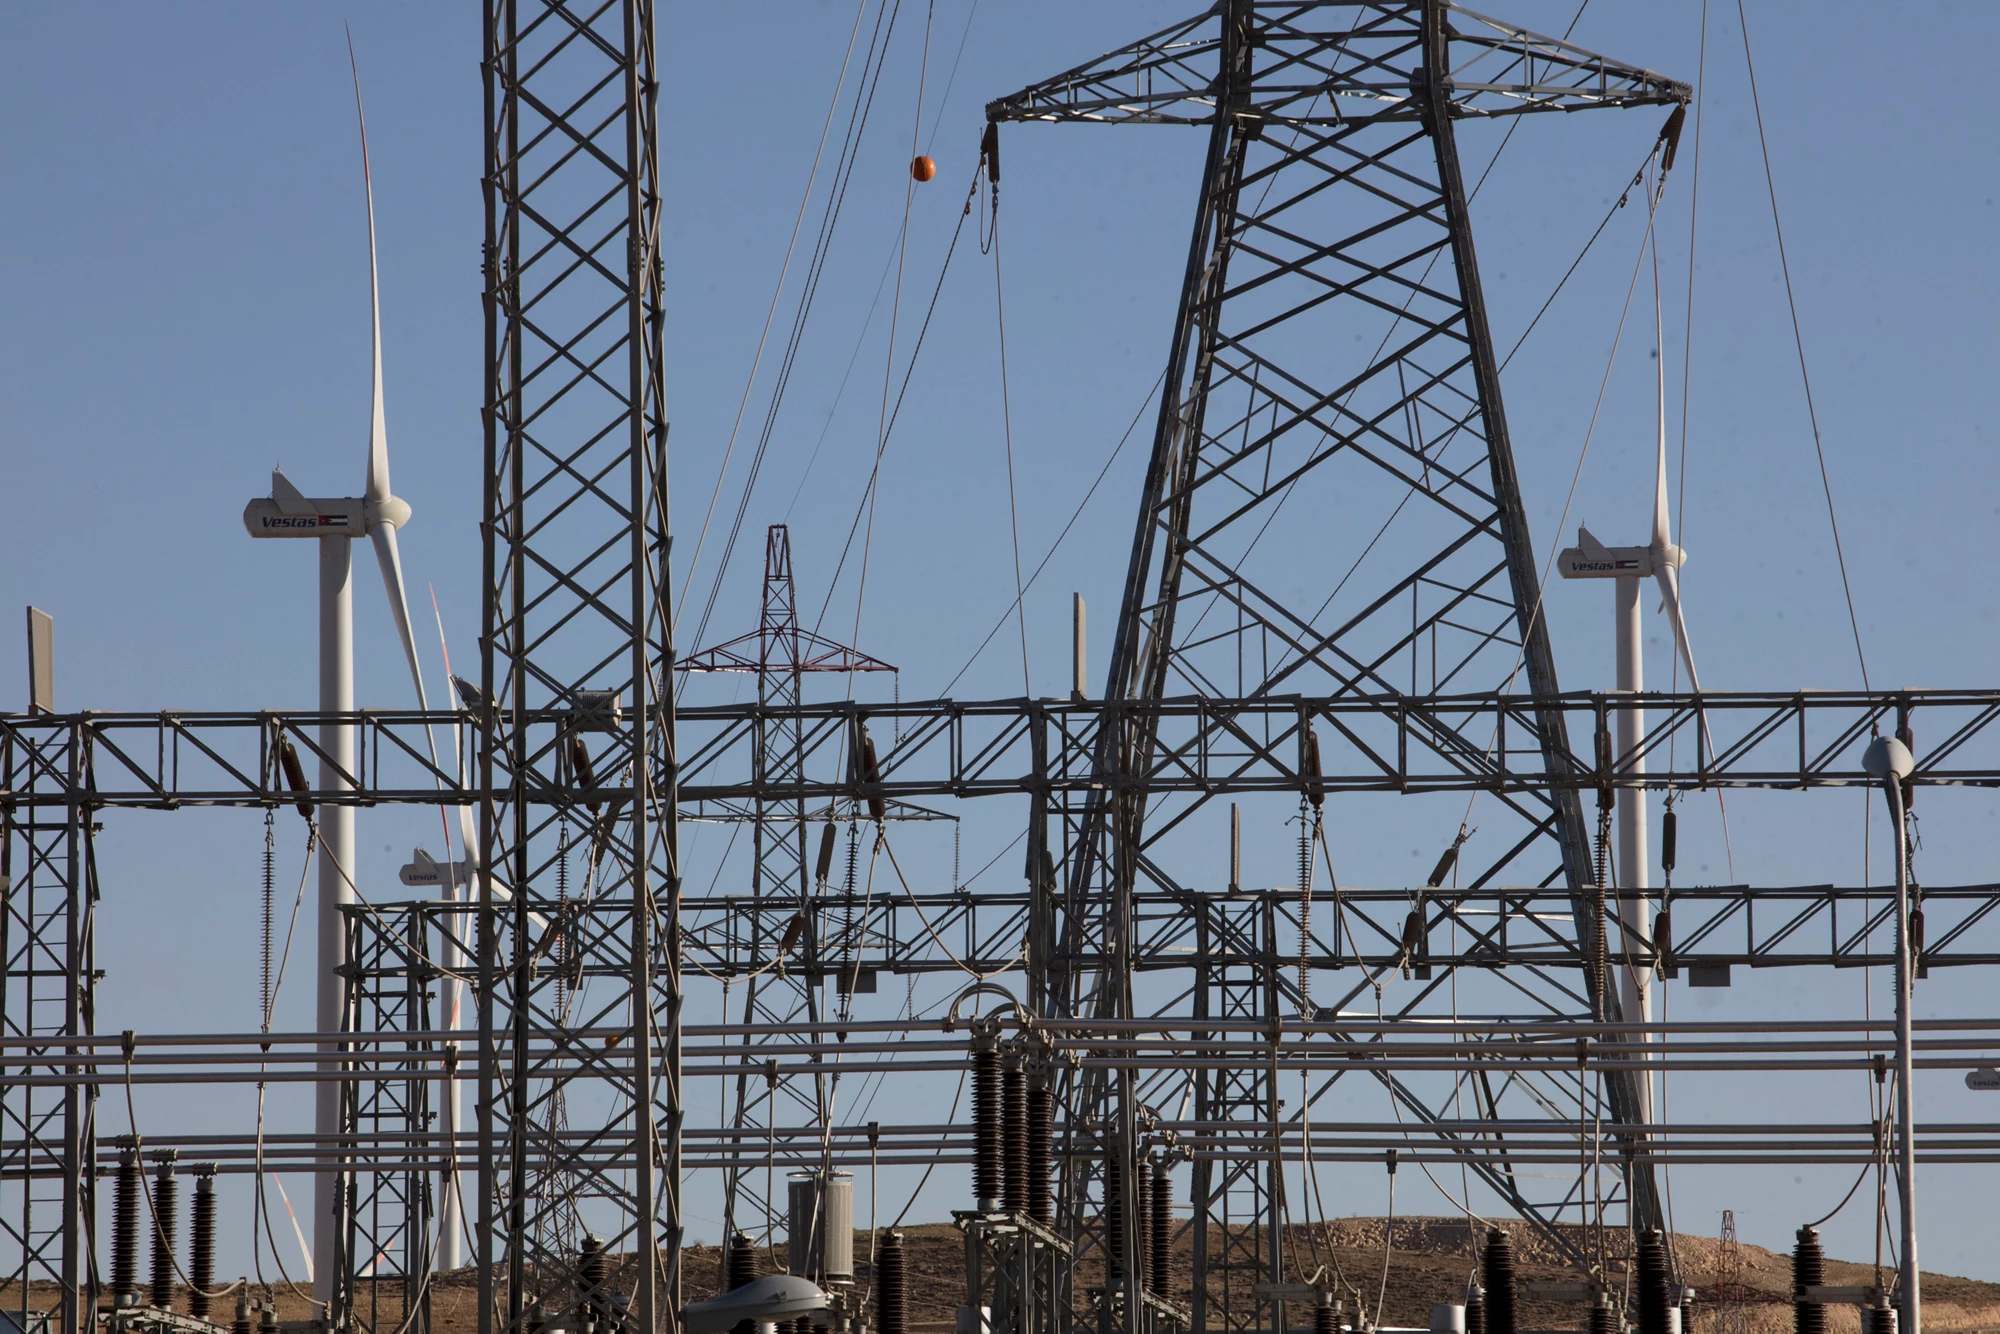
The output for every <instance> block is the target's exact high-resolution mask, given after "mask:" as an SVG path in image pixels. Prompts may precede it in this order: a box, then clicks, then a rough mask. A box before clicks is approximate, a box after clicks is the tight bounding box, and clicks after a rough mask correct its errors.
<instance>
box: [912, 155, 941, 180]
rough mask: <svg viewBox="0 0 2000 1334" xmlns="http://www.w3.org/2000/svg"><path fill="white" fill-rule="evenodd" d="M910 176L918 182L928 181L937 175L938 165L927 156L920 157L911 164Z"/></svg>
mask: <svg viewBox="0 0 2000 1334" xmlns="http://www.w3.org/2000/svg"><path fill="white" fill-rule="evenodd" d="M910 175H911V176H913V177H915V178H916V179H917V180H920V181H927V180H929V179H930V178H931V177H933V176H935V175H937V163H935V162H933V161H931V160H930V158H929V157H927V156H919V157H918V158H917V159H916V160H915V161H914V162H912V163H910Z"/></svg>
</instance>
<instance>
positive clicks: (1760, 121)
mask: <svg viewBox="0 0 2000 1334" xmlns="http://www.w3.org/2000/svg"><path fill="white" fill-rule="evenodd" d="M1736 17H1737V22H1738V25H1739V26H1740V27H1741V28H1742V30H1743V67H1744V68H1745V69H1746V70H1748V71H1749V74H1750V107H1751V109H1752V110H1753V111H1754V112H1755V113H1756V116H1757V148H1758V150H1759V151H1760V152H1761V153H1762V154H1763V158H1764V186H1765V189H1766V190H1768V191H1769V193H1770V196H1771V230H1772V231H1773V232H1775V233H1776V234H1777V238H1778V271H1779V272H1780V273H1781V274H1783V275H1784V279H1785V307H1786V309H1787V310H1789V311H1790V312H1791V317H1792V342H1793V345H1794V346H1796V347H1797V348H1798V353H1799V384H1800V385H1801V386H1802V387H1803V388H1804V390H1805V395H1806V419H1807V421H1809V422H1810V423H1811V424H1812V438H1813V455H1814V456H1815V457H1816V458H1817V459H1818V460H1819V484H1820V490H1821V491H1823V492H1824V493H1825V495H1826V522H1827V526H1828V527H1829V528H1831V529H1832V530H1833V558H1834V561H1835V563H1836V564H1837V565H1838V566H1839V568H1840V591H1841V593H1842V595H1843V596H1845V597H1846V599H1847V625H1848V628H1849V629H1850V630H1852V631H1853V632H1854V656H1855V658H1856V659H1857V660H1858V661H1859V662H1860V664H1861V688H1862V689H1863V690H1867V689H1869V688H1870V687H1869V685H1868V655H1867V654H1866V653H1865V652H1864V651H1863V650H1862V648H1861V621H1860V619H1859V618H1858V617H1857V616H1856V615H1855V613H1854V585H1853V584H1852V583H1850V582H1849V581H1848V578H1847V556H1846V553H1845V552H1844V551H1842V549H1841V545H1840V518H1839V516H1838V515H1837V514H1835V513H1834V509H1833V482H1832V480H1831V479H1830V478H1829V477H1828V475H1827V470H1826V446H1825V445H1824V444H1823V443H1822V442H1821V440H1820V434H1819V412H1818V410H1817V409H1816V408H1815V407H1814V406H1813V392H1812V376H1811V375H1810V374H1808V373H1807V371H1806V337H1805V332H1804V331H1803V330H1802V329H1800V328H1799V302H1798V297H1797V295H1796V294H1795V293H1794V292H1793V291H1792V266H1791V262H1790V260H1788V259H1787V258H1786V257H1785V224H1784V223H1783V222H1782V221H1781V220H1780V219H1779V217H1778V180H1777V177H1776V176H1775V175H1774V174H1773V173H1772V171H1771V145H1770V143H1769V141H1768V140H1766V139H1765V137H1764V105H1763V103H1762V102H1761V101H1760V100H1759V99H1758V97H1757V63H1756V61H1754V60H1752V59H1751V58H1750V19H1749V16H1748V15H1747V14H1745V12H1744V9H1743V0H1736Z"/></svg>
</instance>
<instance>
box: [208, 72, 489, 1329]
mask: <svg viewBox="0 0 2000 1334" xmlns="http://www.w3.org/2000/svg"><path fill="white" fill-rule="evenodd" d="M348 55H349V59H350V61H351V60H352V58H353V48H352V45H351V43H350V46H349V51H348ZM354 109H355V115H356V117H357V119H360V121H361V176H362V185H363V189H364V191H365V193H366V196H367V205H368V292H369V307H370V313H371V317H372V319H371V323H372V331H373V343H374V347H373V352H374V357H373V404H372V414H371V416H370V418H369V427H368V473H367V484H366V486H365V488H364V490H363V493H362V495H361V497H360V498H358V499H357V498H352V497H348V498H340V499H318V498H308V497H306V496H305V495H303V494H301V493H300V491H299V489H298V488H297V487H295V486H293V485H292V484H291V482H289V481H288V480H286V478H285V475H284V474H283V473H282V472H279V471H277V470H276V469H273V470H272V472H271V494H270V497H269V498H268V499H261V498H260V499H257V500H253V501H251V502H250V503H249V505H247V506H246V507H245V508H244V510H243V526H244V527H245V528H247V529H248V530H249V532H250V536H252V537H289V538H311V539H313V540H315V541H317V542H318V543H319V708H320V712H321V713H325V714H345V713H351V712H353V710H354V589H353V578H352V576H353V561H352V552H351V549H350V548H351V545H352V543H353V540H354V539H355V538H356V537H358V536H360V535H362V534H366V535H367V536H368V538H369V539H370V540H371V541H372V542H373V543H374V545H375V560H376V564H377V565H378V566H379V567H380V569H381V572H382V587H383V591H384V592H386V593H387V594H388V596H389V610H390V611H391V612H392V613H393V614H394V615H395V618H396V633H397V634H398V636H400V637H401V639H402V641H403V656H404V658H405V659H406V660H407V661H408V662H409V665H410V680H411V682H412V683H413V684H414V685H415V686H416V689H417V707H419V708H421V709H428V708H429V707H430V705H429V701H428V699H427V698H426V697H425V693H424V677H423V671H422V669H421V668H420V667H419V666H418V664H417V645H416V639H415V637H414V636H413V635H412V633H411V630H410V609H409V600H408V598H407V597H406V596H405V595H404V591H403V563H402V557H401V555H400V554H399V553H398V551H397V549H396V530H397V529H398V528H400V527H402V526H403V525H404V524H406V523H408V522H409V521H410V507H409V506H408V505H407V504H405V503H404V502H403V501H402V500H400V499H398V498H397V497H396V495H395V493H394V492H393V491H391V490H390V487H389V431H388V426H387V423H386V419H385V416H384V413H383V407H382V292H381V285H380V280H379V277H378V274H377V268H376V258H375V187H374V182H373V179H372V177H371V175H370V172H369V166H368V124H367V120H366V118H365V116H363V115H362V110H361V81H360V74H359V72H358V70H357V71H356V73H355V86H354ZM320 749H321V751H322V752H323V753H324V754H323V758H322V759H321V761H320V774H319V790H320V791H321V792H326V793H337V792H341V791H345V790H347V789H348V788H349V783H348V781H347V777H346V775H348V774H351V773H353V771H354V729H353V728H352V727H351V726H347V725H345V724H341V723H335V722H324V723H322V724H321V725H320ZM319 837H320V848H319V853H320V858H319V910H318V913H317V916H316V920H317V922H318V935H319V967H318V970H317V976H318V986H319V990H318V1004H317V1009H316V1020H315V1022H316V1026H317V1031H319V1032H321V1033H332V1032H335V1031H337V1030H338V1029H339V1028H340V1021H341V1013H340V977H339V973H338V970H339V968H340V967H341V965H342V964H344V963H345V962H346V939H345V932H344V929H343V926H342V923H341V916H340V907H341V905H342V904H344V903H351V902H353V901H354V889H353V886H354V882H355V880H356V879H357V877H358V870H357V867H356V864H355V842H354V807H352V806H349V805H321V806H320V807H319ZM336 1047H337V1044H334V1043H323V1044H322V1050H326V1051H332V1050H335V1048H336ZM322 1068H323V1069H333V1068H335V1067H334V1066H333V1064H332V1063H331V1062H329V1063H328V1064H327V1065H326V1066H323V1067H322ZM314 1099H315V1100H314V1108H313V1130H314V1132H315V1133H316V1134H318V1135H321V1136H331V1135H334V1134H336V1133H337V1132H338V1130H339V1120H340V1088H339V1085H338V1084H337V1083H335V1082H333V1081H331V1080H326V1081H323V1082H321V1083H319V1084H317V1085H316V1086H315V1094H314ZM449 1102H450V1099H449V1097H447V1106H449ZM447 1115H449V1112H447ZM454 1120H455V1118H454ZM452 1128H455V1126H454V1127H452ZM443 1195H444V1197H445V1203H444V1204H443V1207H442V1209H441V1213H443V1212H445V1211H447V1210H449V1209H450V1208H451V1207H452V1206H451V1204H450V1203H449V1202H450V1201H451V1200H453V1199H454V1198H455V1192H452V1191H449V1190H447V1191H444V1192H443ZM338 1196H339V1173H338V1172H337V1171H336V1170H335V1169H334V1168H333V1167H332V1166H328V1167H327V1168H325V1169H323V1170H321V1171H319V1172H316V1173H315V1174H314V1177H313V1206H312V1247H313V1257H312V1260H313V1264H312V1272H313V1295H314V1297H315V1298H317V1299H318V1300H320V1301H326V1300H328V1299H329V1298H330V1297H331V1296H332V1294H333V1287H334V1279H335V1277H336V1275H335V1272H334V1270H335V1259H334V1257H335V1254H336V1251H335V1236H336V1215H335V1210H336V1204H337V1200H338ZM448 1235H451V1236H453V1237H455V1236H456V1235H457V1228H456V1227H453V1228H452V1229H451V1231H450V1233H449V1234H448Z"/></svg>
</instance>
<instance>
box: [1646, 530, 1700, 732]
mask: <svg viewBox="0 0 2000 1334" xmlns="http://www.w3.org/2000/svg"><path fill="white" fill-rule="evenodd" d="M1653 578H1654V580H1655V581H1656V582H1657V583H1658V584H1659V585H1660V601H1661V604H1662V605H1663V606H1664V607H1665V608H1666V610H1667V617H1668V619H1669V620H1671V621H1672V622H1673V627H1674V645H1675V647H1676V648H1678V649H1679V650H1680V655H1681V665H1682V666H1684V667H1686V668H1687V674H1688V688H1689V689H1690V690H1693V691H1696V692H1699V691H1700V690H1701V678H1700V677H1699V676H1697V675H1695V670H1694V649H1692V648H1691V647H1689V645H1688V633H1687V621H1686V619H1685V618H1684V617H1682V615H1681V581H1680V576H1679V574H1678V573H1676V572H1675V570H1674V567H1673V566H1671V565H1668V564H1664V563H1662V562H1661V561H1659V560H1658V559H1657V558H1656V559H1655V560H1654V562H1653ZM1706 725H1707V720H1706V719H1704V720H1703V726H1706Z"/></svg>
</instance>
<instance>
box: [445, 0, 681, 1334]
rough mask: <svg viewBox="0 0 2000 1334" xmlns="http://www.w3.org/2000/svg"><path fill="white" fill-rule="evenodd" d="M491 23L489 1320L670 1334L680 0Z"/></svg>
mask: <svg viewBox="0 0 2000 1334" xmlns="http://www.w3.org/2000/svg"><path fill="white" fill-rule="evenodd" d="M485 18H486V28H485V54H484V68H485V81H486V176H485V189H486V225H487V236H486V251H485V276H486V330H487V339H486V346H487V365H486V371H487V395H486V411H485V425H486V448H485V460H486V483H485V489H486V499H485V519H484V523H483V525H482V533H483V535H484V543H485V578H486V588H485V610H484V617H483V621H482V629H481V640H480V644H481V650H482V652H481V664H480V691H479V693H480V696H481V698H480V699H479V700H477V701H475V704H476V706H477V708H478V709H479V710H481V711H483V728H482V733H483V735H482V747H481V754H480V773H479V785H480V787H481V788H482V789H483V791H484V793H485V794H486V800H485V803H484V804H483V806H482V809H481V811H480V830H479V838H480V847H481V856H480V858H479V863H480V866H481V867H482V868H484V870H485V871H486V872H487V874H486V875H485V878H484V879H483V880H482V882H481V884H480V898H479V903H480V909H481V911H480V931H479V936H478V949H479V960H478V975H479V977H480V979H481V985H480V987H479V989H478V997H477V1002H478V1025H479V1045H480V1053H479V1055H480V1063H479V1080H480V1082H479V1097H478V1109H479V1113H478V1119H479V1132H480V1146H479V1148H480V1159H479V1196H480V1198H479V1202H478V1210H479V1213H478V1232H477V1256H476V1258H477V1262H478V1264H479V1266H480V1270H479V1274H480V1299H481V1300H480V1316H479V1319H480V1331H481V1334H492V1331H494V1330H496V1329H499V1330H506V1331H509V1332H510V1334H512V1332H513V1331H523V1332H525V1331H526V1330H529V1329H532V1328H537V1327H539V1326H540V1325H543V1324H553V1323H558V1322H559V1320H560V1319H561V1318H562V1317H563V1316H564V1313H565V1312H571V1313H575V1312H576V1311H577V1310H578V1308H579V1306H580V1305H587V1304H589V1303H590V1302H591V1301H592V1298H593V1292H592V1291H590V1290H588V1289H589V1288H590V1286H591V1285H593V1284H597V1283H601V1284H602V1288H603V1290H599V1291H596V1292H595V1293H594V1297H595V1301H596V1302H598V1303H602V1302H603V1301H605V1300H606V1297H605V1291H606V1290H608V1291H609V1292H615V1293H618V1294H620V1295H621V1296H622V1295H624V1294H629V1300H630V1308H629V1322H628V1327H629V1328H631V1329H633V1330H635V1331H638V1334H655V1331H661V1330H670V1329H672V1328H673V1327H674V1326H675V1323H676V1317H675V1311H676V1309H677V1306H678V1290H679V1268H678V1265H679V1241H680V1226H681V1222H680V1209H679V1179H680V1115H681V1112H680V1108H681V1094H680V1084H679V1050H680V1046H679V1044H680V1015H681V1008H680V1006H681V990H680V979H679V972H678V967H679V965H678V953H679V951H678V942H677V935H676V933H677V925H676V921H677V918H676V914H677V903H678V889H679V886H678V874H679V871H678V850H677V843H676V825H675V794H676V788H675V784H676V774H677V766H676V761H675V752H674V739H673V738H674V733H673V709H672V698H671V691H672V684H673V656H674V650H673V637H672V628H671V618H670V607H671V603H670V599H669V595H668V567H667V559H668V516H667V488H666V434H667V423H666V406H665V390H664V386H663V382H662V369H663V367H662V336H661V335H662V307H661V273H662V269H661V262H660V254H659V245H660V209H661V201H660V190H659V175H658V172H659V138H658V134H659V130H658V121H657V105H658V95H659V88H658V83H657V73H656V70H655V65H654V46H653V35H654V29H653V6H652V4H651V3H650V0H622V3H617V4H613V3H601V4H594V5H587V6H581V7H579V6H573V5H565V4H558V3H553V0H550V2H549V3H532V2H530V0H489V3H488V5H487V7H486V11H485ZM583 1030H594V1035H593V1036H592V1037H590V1038H589V1039H588V1040H586V1039H585V1038H583V1037H582V1036H580V1034H581V1033H582V1031H583ZM607 1031H608V1032H609V1033H610V1034H611V1036H610V1037H608V1038H606V1037H602V1036H598V1035H602V1034H604V1033H606V1032H607ZM591 1236H594V1237H595V1238H597V1239H599V1240H601V1241H602V1243H603V1250H604V1251H606V1252H608V1253H609V1255H610V1256H611V1257H612V1261H611V1265H610V1272H609V1273H608V1275H606V1276H605V1277H604V1278H602V1279H601V1280H600V1279H595V1278H591V1277H589V1276H587V1275H586V1274H585V1273H584V1272H583V1271H582V1270H581V1269H580V1265H579V1260H580V1256H579V1247H580V1245H581V1243H582V1242H583V1241H584V1240H585V1239H586V1238H587V1237H591ZM573 1318H578V1319H580V1318H582V1317H581V1316H580V1315H574V1316H573Z"/></svg>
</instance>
